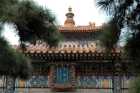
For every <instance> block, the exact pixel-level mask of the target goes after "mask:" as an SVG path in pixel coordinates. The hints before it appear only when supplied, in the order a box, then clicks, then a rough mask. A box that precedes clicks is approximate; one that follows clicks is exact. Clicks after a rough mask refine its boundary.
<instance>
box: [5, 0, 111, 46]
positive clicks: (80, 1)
mask: <svg viewBox="0 0 140 93" xmlns="http://www.w3.org/2000/svg"><path fill="white" fill-rule="evenodd" d="M33 1H35V2H36V3H37V4H38V5H40V6H43V7H44V8H48V9H49V10H50V11H51V12H52V14H53V15H55V17H56V22H57V24H58V25H63V24H64V21H65V19H66V17H65V14H66V13H67V12H68V8H69V7H72V11H73V13H74V14H75V16H74V20H75V24H76V25H88V24H89V22H95V24H96V25H97V26H98V25H101V24H102V23H104V22H106V21H107V19H109V18H108V16H106V15H105V13H104V12H103V11H101V10H100V9H99V8H97V6H96V4H95V0H33ZM3 35H4V36H5V37H6V39H7V40H8V41H9V42H10V43H11V44H12V45H15V44H18V37H17V35H16V34H15V33H14V29H13V27H12V26H5V31H4V34H3Z"/></svg>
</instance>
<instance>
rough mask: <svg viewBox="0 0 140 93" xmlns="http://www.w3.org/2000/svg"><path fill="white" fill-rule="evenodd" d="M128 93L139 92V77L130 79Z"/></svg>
mask: <svg viewBox="0 0 140 93" xmlns="http://www.w3.org/2000/svg"><path fill="white" fill-rule="evenodd" d="M129 93H140V77H139V76H138V77H137V78H136V79H135V80H133V81H131V84H130V89H129Z"/></svg>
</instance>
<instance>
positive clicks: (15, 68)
mask: <svg viewBox="0 0 140 93" xmlns="http://www.w3.org/2000/svg"><path fill="white" fill-rule="evenodd" d="M0 45H1V46H0V75H8V76H11V77H20V78H22V79H27V78H28V77H29V76H30V75H31V65H30V61H29V59H28V58H26V57H25V56H24V55H23V54H22V53H20V52H18V51H16V50H15V49H13V48H11V46H10V45H8V43H7V42H6V40H4V39H3V38H2V37H1V38H0Z"/></svg>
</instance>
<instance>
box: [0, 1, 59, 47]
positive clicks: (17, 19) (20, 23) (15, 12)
mask: <svg viewBox="0 0 140 93" xmlns="http://www.w3.org/2000/svg"><path fill="white" fill-rule="evenodd" d="M4 1H5V0H4ZM15 1H17V2H14V3H10V2H9V3H8V5H6V6H3V7H2V9H4V8H5V9H7V10H5V9H4V10H3V11H4V12H3V13H2V14H1V15H0V18H1V21H2V22H10V23H13V24H15V27H16V29H17V31H18V35H19V38H20V41H21V44H23V43H26V42H30V43H36V41H37V40H41V41H44V42H47V43H49V44H51V45H57V43H58V42H59V38H60V37H59V36H60V34H59V33H58V30H57V27H56V26H55V17H54V16H53V15H52V14H51V12H50V10H48V9H46V8H43V7H41V6H38V5H37V4H36V3H34V2H33V1H31V0H22V1H21V0H15ZM4 3H6V2H4ZM0 11H2V10H0ZM11 11H12V12H11Z"/></svg>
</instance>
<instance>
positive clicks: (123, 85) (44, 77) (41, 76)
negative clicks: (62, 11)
mask: <svg viewBox="0 0 140 93" xmlns="http://www.w3.org/2000/svg"><path fill="white" fill-rule="evenodd" d="M58 29H59V32H60V33H61V34H62V35H63V38H64V39H63V41H62V42H60V43H59V45H58V46H57V47H49V46H48V45H47V44H46V43H40V42H38V43H37V44H36V45H30V46H28V47H27V50H26V51H25V52H24V53H25V55H26V56H28V57H30V58H31V60H32V64H33V67H34V69H33V73H32V77H31V78H30V79H29V80H27V81H22V80H19V79H17V80H16V84H15V88H16V91H15V92H16V93H57V92H61V93H66V92H70V93H127V92H128V88H129V82H130V81H131V80H132V79H133V78H134V75H132V74H131V73H130V72H129V70H128V65H130V64H131V62H130V61H131V60H127V59H126V60H121V57H122V56H123V53H121V51H120V50H118V49H116V50H114V51H112V52H110V53H105V52H104V51H103V49H101V48H99V47H98V38H97V37H98V35H99V34H100V33H101V32H102V30H101V29H102V28H101V26H96V25H95V23H90V24H89V25H86V26H76V25H75V21H74V13H73V12H72V8H69V9H68V13H66V20H65V22H64V25H63V26H59V27H58Z"/></svg>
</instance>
